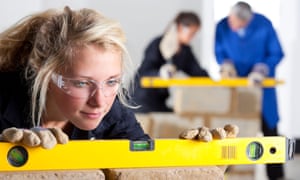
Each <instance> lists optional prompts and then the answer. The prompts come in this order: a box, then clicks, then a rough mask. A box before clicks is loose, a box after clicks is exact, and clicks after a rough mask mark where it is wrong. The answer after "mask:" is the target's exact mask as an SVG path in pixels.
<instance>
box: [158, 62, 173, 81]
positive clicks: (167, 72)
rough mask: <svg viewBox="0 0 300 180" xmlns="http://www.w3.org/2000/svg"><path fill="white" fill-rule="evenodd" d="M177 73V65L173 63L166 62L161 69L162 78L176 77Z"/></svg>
mask: <svg viewBox="0 0 300 180" xmlns="http://www.w3.org/2000/svg"><path fill="white" fill-rule="evenodd" d="M175 74H176V66H175V65H173V64H172V63H166V64H164V65H162V66H161V67H160V69H159V76H160V77H161V78H162V79H169V78H172V77H174V76H175Z"/></svg>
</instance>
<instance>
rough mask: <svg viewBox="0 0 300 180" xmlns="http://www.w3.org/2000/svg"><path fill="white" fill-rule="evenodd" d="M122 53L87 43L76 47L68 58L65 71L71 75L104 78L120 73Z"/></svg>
mask: <svg viewBox="0 0 300 180" xmlns="http://www.w3.org/2000/svg"><path fill="white" fill-rule="evenodd" d="M121 72H122V53H121V52H120V51H118V50H116V49H104V48H103V47H99V46H94V45H89V46H84V47H83V48H78V49H77V50H76V53H75V54H74V55H73V56H72V58H71V59H70V63H69V67H68V68H67V72H66V73H69V74H70V75H73V76H89V77H98V78H105V77H110V76H115V75H120V74H121Z"/></svg>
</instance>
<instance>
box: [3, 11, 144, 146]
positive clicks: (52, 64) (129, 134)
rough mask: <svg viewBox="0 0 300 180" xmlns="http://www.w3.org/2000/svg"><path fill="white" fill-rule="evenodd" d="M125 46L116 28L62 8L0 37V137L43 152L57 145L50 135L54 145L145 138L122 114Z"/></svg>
mask: <svg viewBox="0 0 300 180" xmlns="http://www.w3.org/2000/svg"><path fill="white" fill-rule="evenodd" d="M124 42H125V37H124V33H123V31H122V30H121V27H120V24H119V23H118V22H116V21H113V20H111V19H108V18H106V17H104V16H102V15H101V14H99V13H98V12H96V11H94V10H91V9H81V10H78V11H72V10H71V9H70V8H68V7H66V8H64V10H54V9H51V10H47V11H45V12H42V13H38V14H34V15H31V16H29V17H26V18H25V19H23V20H21V21H20V22H18V23H17V24H16V25H14V26H13V27H11V28H10V29H8V30H6V31H5V32H3V33H2V34H1V36H0V70H1V75H0V78H1V82H2V83H5V86H3V87H1V90H0V107H1V112H0V131H1V132H2V131H3V130H4V129H6V131H4V133H3V134H2V135H5V136H4V137H2V138H4V139H5V138H6V139H8V140H10V141H13V142H17V141H23V142H24V143H25V144H26V143H27V144H29V145H32V146H35V145H39V144H40V143H41V144H42V146H46V148H47V147H48V148H51V147H53V146H54V145H55V144H56V143H57V142H56V138H55V136H53V134H54V135H57V136H58V137H57V138H58V142H61V143H65V142H66V141H67V139H68V138H67V137H66V136H65V135H66V134H67V135H68V137H69V138H71V139H93V138H96V139H103V138H104V139H108V138H119V139H120V138H128V139H148V138H149V136H148V135H146V134H145V133H144V132H143V130H142V128H141V127H140V125H139V123H138V122H137V121H136V119H135V117H134V114H133V113H132V112H131V111H130V110H129V109H128V108H127V107H126V106H128V103H127V99H126V98H125V96H126V94H124V92H126V91H127V88H128V87H129V81H128V80H127V79H130V71H128V70H129V65H130V59H129V57H128V54H127V50H126V48H125V46H124ZM11 127H15V128H11ZM32 127H35V128H34V129H31V130H25V131H24V130H20V129H17V128H24V129H30V128H32ZM54 127H55V128H54ZM7 128H10V129H7ZM61 130H63V132H64V133H65V134H64V133H63V132H62V131H61ZM33 132H34V133H33ZM36 134H37V135H38V136H36ZM41 134H42V135H44V136H46V137H47V138H46V139H44V138H39V135H41ZM12 135H14V136H16V135H18V136H19V138H16V139H13V140H12V137H11V136H12ZM43 141H46V142H43Z"/></svg>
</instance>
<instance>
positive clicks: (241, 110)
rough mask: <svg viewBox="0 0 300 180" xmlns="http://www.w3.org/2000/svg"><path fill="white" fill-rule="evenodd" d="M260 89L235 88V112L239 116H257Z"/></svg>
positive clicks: (259, 104) (259, 110) (259, 103)
mask: <svg viewBox="0 0 300 180" xmlns="http://www.w3.org/2000/svg"><path fill="white" fill-rule="evenodd" d="M261 93H262V91H261V89H260V88H250V87H248V88H236V102H235V104H236V107H235V108H234V109H235V112H234V113H236V114H239V115H241V116H245V115H259V114H260V112H261V104H262V103H261Z"/></svg>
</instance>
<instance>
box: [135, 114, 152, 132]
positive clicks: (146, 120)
mask: <svg viewBox="0 0 300 180" xmlns="http://www.w3.org/2000/svg"><path fill="white" fill-rule="evenodd" d="M135 117H136V119H137V121H138V122H139V123H140V125H141V127H142V128H143V130H144V132H145V133H147V134H148V135H149V136H151V137H152V128H153V122H152V118H151V116H150V115H149V114H148V113H136V114H135Z"/></svg>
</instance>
